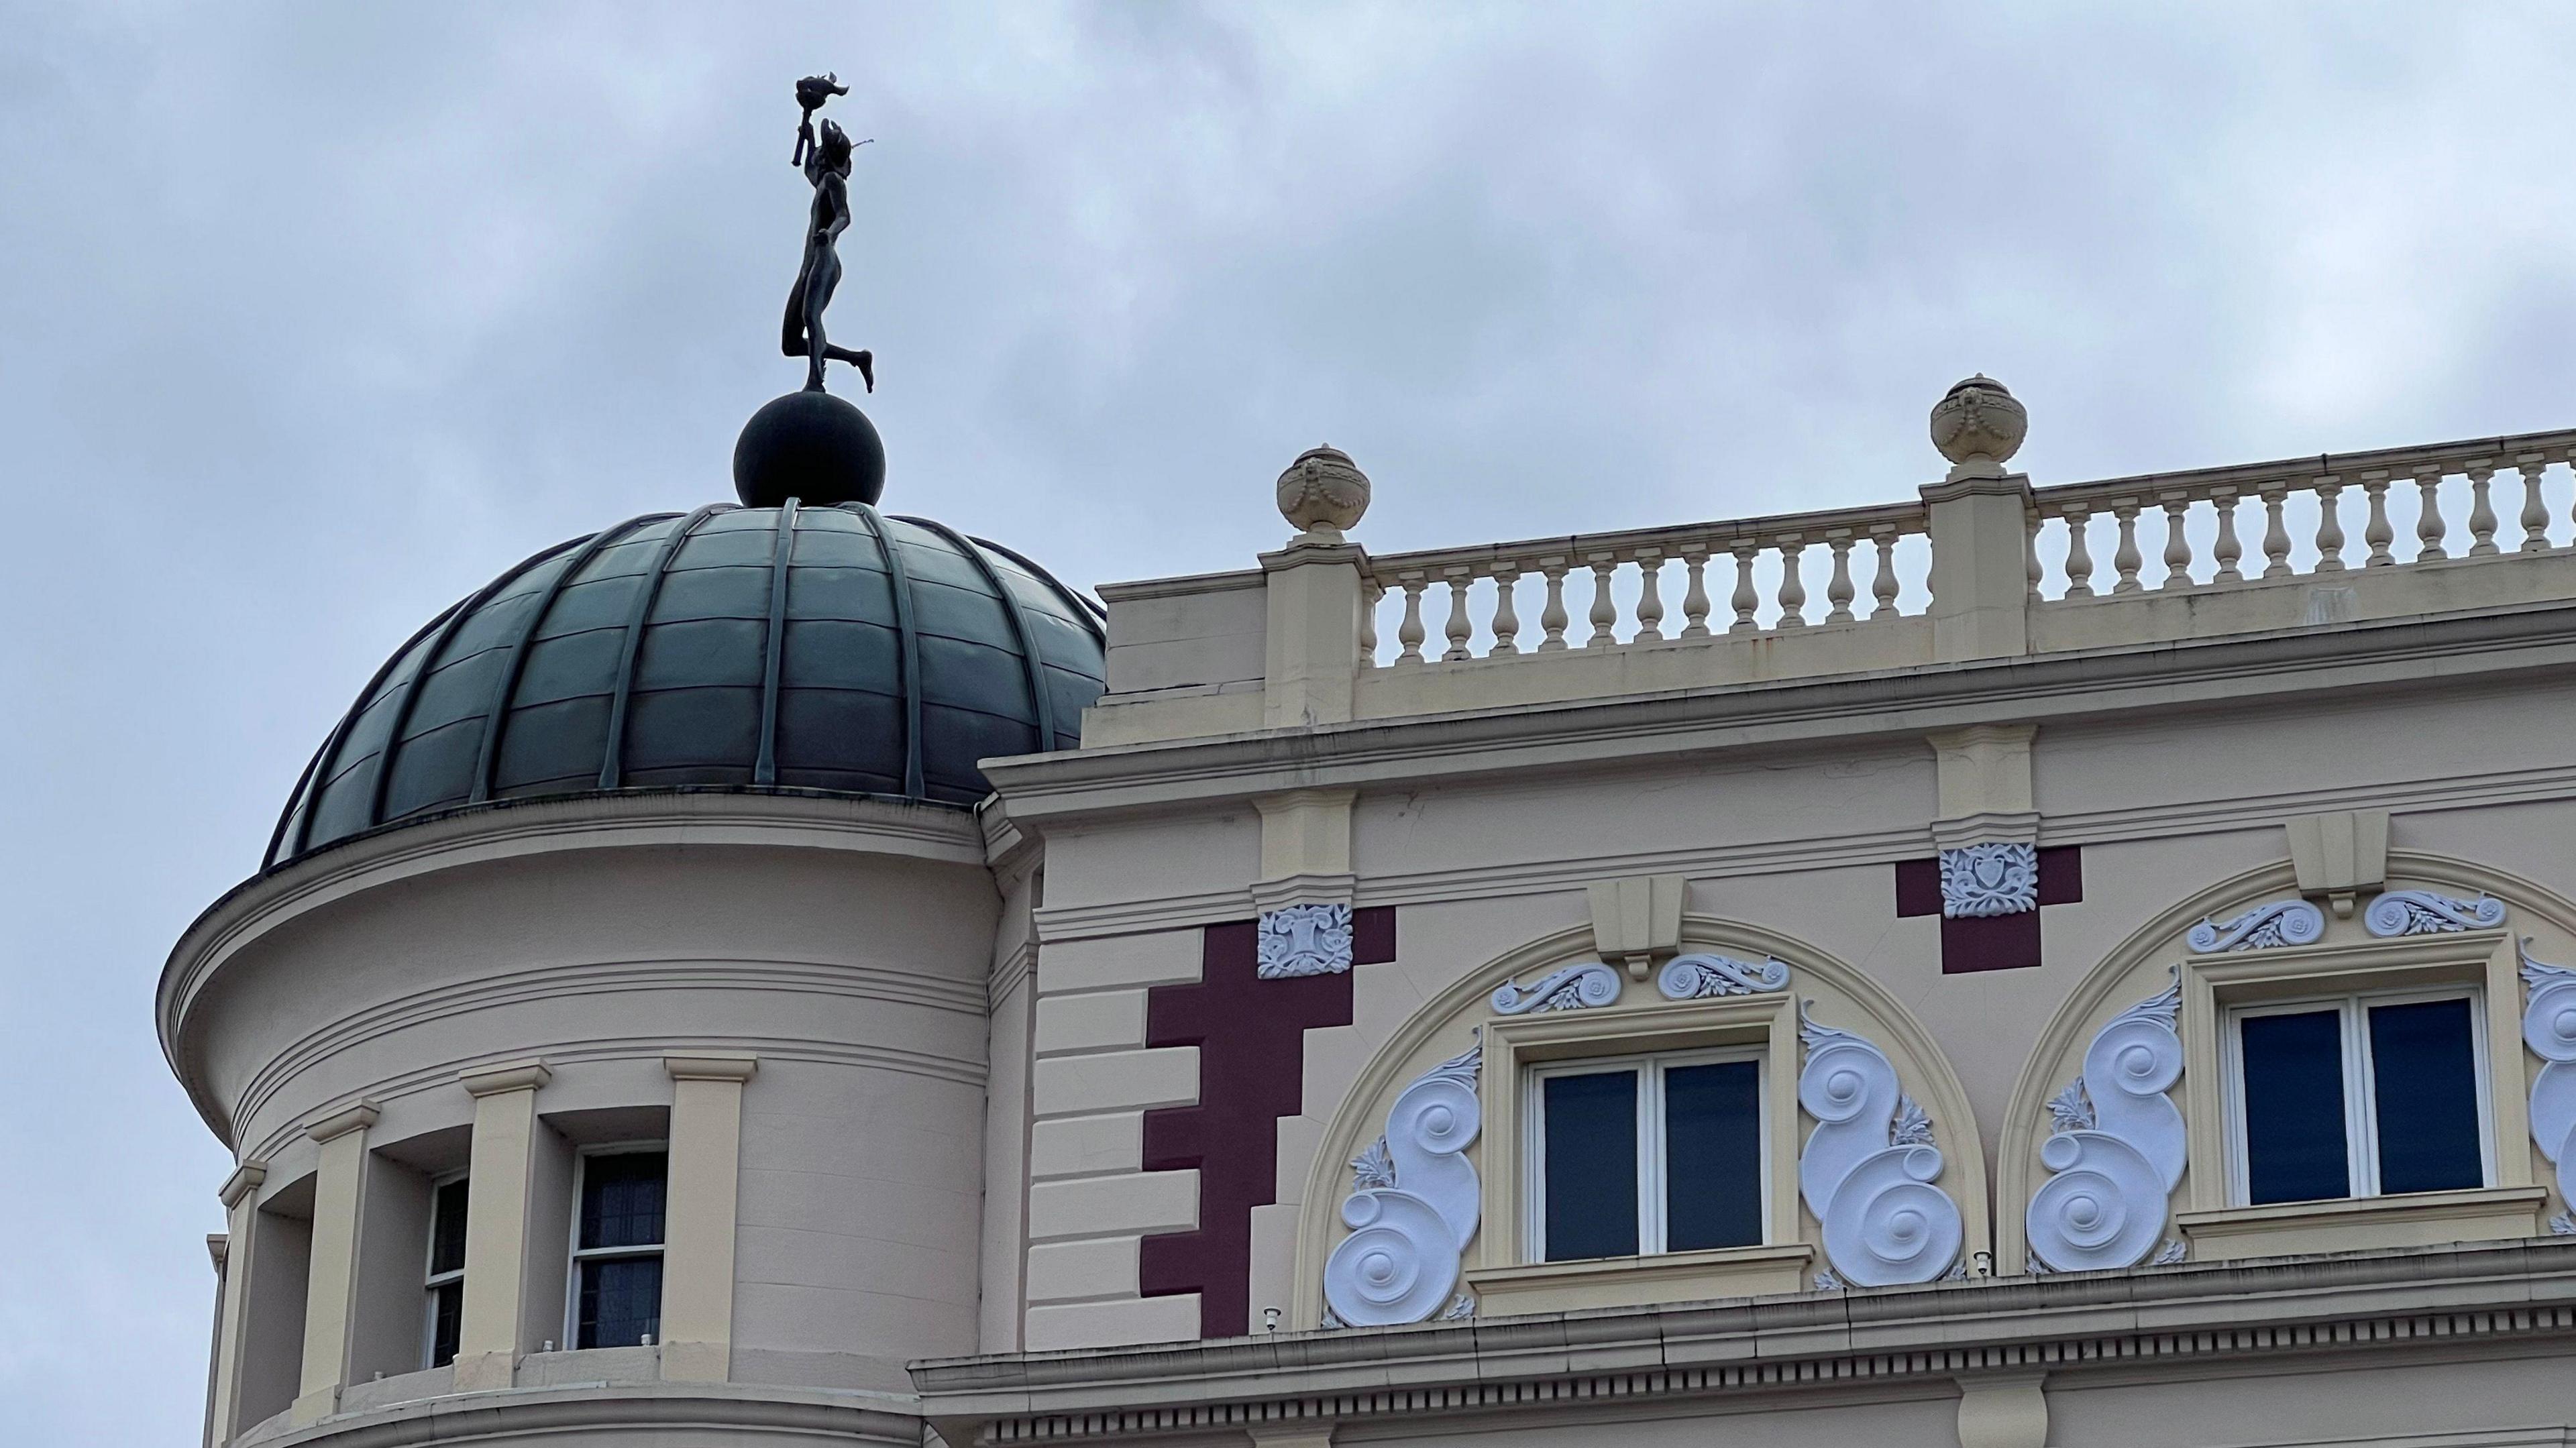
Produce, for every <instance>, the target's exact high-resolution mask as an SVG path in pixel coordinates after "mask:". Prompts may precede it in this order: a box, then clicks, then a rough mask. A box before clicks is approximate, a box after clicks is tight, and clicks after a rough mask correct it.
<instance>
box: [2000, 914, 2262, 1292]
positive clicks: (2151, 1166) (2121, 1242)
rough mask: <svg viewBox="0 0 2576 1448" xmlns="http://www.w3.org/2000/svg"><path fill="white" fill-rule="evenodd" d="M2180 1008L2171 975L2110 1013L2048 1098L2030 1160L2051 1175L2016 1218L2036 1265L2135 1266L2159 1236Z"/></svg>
mask: <svg viewBox="0 0 2576 1448" xmlns="http://www.w3.org/2000/svg"><path fill="white" fill-rule="evenodd" d="M2236 923H2238V922H2230V928H2232V927H2233V925H2235V924H2236ZM2181 1009H2182V986H2181V983H2180V982H2179V981H2177V982H2176V983H2175V984H2173V985H2171V986H2169V987H2167V988H2166V989H2165V990H2164V991H2163V992H2162V993H2161V994H2158V995H2155V996H2152V997H2150V998H2148V999H2146V1000H2143V1001H2140V1002H2139V1003H2138V1004H2136V1005H2134V1006H2131V1007H2129V1008H2128V1009H2127V1010H2125V1011H2122V1012H2120V1014H2118V1015H2116V1016H2114V1017H2112V1018H2111V1021H2110V1023H2109V1024H2108V1025H2105V1026H2104V1027H2102V1029H2101V1030H2100V1031H2099V1032H2098V1033H2096V1034H2095V1035H2094V1037H2093V1044H2092V1045H2091V1046H2090V1047H2088V1048H2086V1050H2085V1052H2084V1074H2083V1075H2082V1076H2080V1077H2078V1078H2077V1079H2076V1081H2075V1082H2074V1084H2072V1085H2070V1086H2068V1087H2067V1088H2066V1090H2065V1091H2064V1092H2062V1093H2060V1095H2059V1096H2058V1098H2057V1099H2056V1100H2055V1101H2052V1102H2050V1103H2049V1109H2050V1111H2052V1112H2053V1113H2055V1115H2056V1118H2057V1126H2058V1131H2057V1133H2056V1134H2055V1135H2054V1136H2051V1137H2050V1138H2049V1139H2048V1141H2047V1143H2046V1144H2045V1145H2043V1146H2041V1147H2040V1149H2039V1159H2040V1162H2041V1164H2043V1165H2045V1166H2046V1167H2047V1168H2048V1169H2049V1171H2050V1172H2052V1173H2054V1175H2052V1176H2050V1177H2049V1179H2048V1180H2047V1181H2046V1182H2043V1183H2041V1185H2040V1188H2039V1190H2038V1191H2036V1192H2033V1193H2032V1194H2031V1198H2030V1211H2029V1212H2028V1214H2027V1215H2026V1216H2025V1217H2024V1218H2023V1222H2024V1225H2025V1226H2026V1228H2027V1229H2028V1232H2029V1237H2030V1250H2031V1252H2032V1254H2033V1255H2034V1256H2036V1257H2037V1258H2038V1259H2039V1260H2040V1262H2041V1263H2042V1264H2043V1265H2044V1266H2046V1267H2048V1268H2050V1269H2052V1270H2055V1271H2059V1272H2090V1271H2095V1270H2099V1269H2103V1268H2111V1267H2134V1266H2136V1265H2137V1264H2138V1263H2140V1262H2143V1261H2145V1260H2147V1258H2148V1256H2149V1255H2150V1254H2152V1253H2154V1252H2155V1250H2156V1243H2157V1241H2158V1240H2159V1239H2161V1238H2162V1237H2163V1236H2164V1230H2165V1209H2166V1206H2167V1205H2168V1203H2169V1201H2170V1199H2171V1198H2172V1196H2173V1189H2174V1187H2175V1186H2176V1185H2177V1184H2179V1183H2180V1182H2181V1181H2182V1169H2183V1161H2184V1156H2185V1152H2184V1133H2183V1121H2182V1112H2181V1111H2180V1110H2179V1109H2178V1108H2176V1107H2175V1105H2174V1104H2173V1098H2172V1097H2170V1096H2168V1095H2166V1094H2165V1093H2166V1092H2167V1091H2168V1090H2169V1089H2170V1088H2171V1087H2172V1086H2173V1084H2174V1082H2176V1081H2177V1080H2180V1079H2181V1077H2182V1037H2181V1036H2179V1035H2178V1034H2176V1033H2175V1031H2174V1020H2175V1017H2176V1015H2177V1014H2178V1013H2179V1012H2180V1011H2181Z"/></svg>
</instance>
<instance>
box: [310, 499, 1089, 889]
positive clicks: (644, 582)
mask: <svg viewBox="0 0 2576 1448" xmlns="http://www.w3.org/2000/svg"><path fill="white" fill-rule="evenodd" d="M1096 608H1097V606H1096V605H1093V604H1091V603H1089V602H1088V601H1087V600H1085V599H1082V598H1080V597H1079V596H1078V595H1076V594H1074V593H1073V592H1072V591H1071V590H1069V589H1067V588H1065V587H1064V586H1063V585H1062V584H1060V583H1058V582H1057V581H1056V580H1055V579H1054V578H1053V577H1051V576H1049V575H1048V574H1047V572H1046V571H1045V570H1044V569H1041V568H1039V567H1038V566H1037V565H1035V564H1033V563H1031V562H1029V561H1028V560H1027V559H1025V558H1022V557H1021V556H1020V555H1018V554H1016V553H1013V552H1011V551H1010V550H1008V549H1005V548H1002V547H1000V546H998V545H996V544H992V543H987V542H984V541H982V540H980V539H969V538H966V537H964V536H962V535H960V534H958V533H956V532H954V531H953V530H951V529H948V528H946V527H943V526H941V525H940V524H937V523H933V522H929V521H927V520H925V519H918V518H892V517H886V516H883V515H881V514H879V513H878V512H877V511H876V510H875V509H874V508H871V507H869V506H867V505H866V504H863V503H849V504H843V505H840V506H837V507H829V508H805V507H800V506H799V505H797V504H796V503H794V502H792V501H791V502H790V503H789V504H787V505H786V506H784V507H780V508H737V507H734V506H732V505H730V504H724V505H716V506H710V507H705V508H700V509H698V510H697V511H695V512H693V513H688V514H677V513H656V514H651V515H648V516H645V517H641V518H635V519H631V520H629V521H627V522H624V523H620V524H618V525H616V526H615V527H612V528H608V529H605V530H603V531H601V532H598V533H594V534H592V535H590V536H588V537H586V538H576V539H573V540H571V541H569V542H566V543H561V544H558V545H556V546H555V547H552V548H549V549H546V550H545V551H544V552H541V553H539V554H537V555H536V556H535V557H533V558H530V559H528V560H527V561H526V562H524V563H522V564H520V565H519V566H518V567H516V568H513V569H511V570H510V571H509V572H507V573H504V574H502V575H501V576H500V577H499V578H497V579H495V580H493V582H492V583H491V584H489V585H488V586H486V587H484V588H483V589H481V590H480V591H478V592H476V593H475V594H473V595H471V596H470V597H468V598H466V599H464V600H463V601H461V602H459V603H457V604H456V605H454V606H453V607H451V608H449V609H448V610H447V611H446V612H444V613H442V614H440V615H439V616H438V617H437V618H434V619H432V620H431V621H430V622H429V624H428V626H427V627H425V628H423V629H422V630H421V631H420V632H419V633H418V634H415V635H414V636H413V637H412V639H411V640H410V641H409V642H408V643H406V644H405V645H404V646H403V647H402V648H401V649H399V650H397V651H396V652H395V654H394V656H393V657H392V658H391V659H389V660H387V661H386V663H385V665H384V667H382V668H381V669H379V670H378V671H377V673H376V677H375V678H374V679H373V680H372V681H371V682H370V683H369V684H368V686H367V688H366V689H365V691H364V692H362V693H361V694H360V695H359V697H358V700H357V702H356V703H355V704H354V705H353V706H352V707H351V708H350V710H349V712H348V714H347V715H346V716H345V717H343V718H342V719H341V721H340V723H339V725H338V726H337V727H335V728H334V729H333V730H332V731H331V734H330V737H329V738H328V739H326V740H325V741H324V742H323V745H322V748H321V749H320V751H319V752H317V753H316V754H315V755H314V757H313V761H312V762H311V763H310V764H308V765H307V766H306V767H305V772H304V775H303V777H302V778H300V779H299V780H298V781H297V782H296V786H295V793H294V796H293V797H292V798H291V799H290V800H289V801H288V803H287V807H286V810H285V813H284V814H283V815H282V816H281V817H280V818H279V820H278V825H277V829H276V831H275V833H274V834H273V835H272V836H271V838H270V841H269V849H268V857H267V861H266V863H267V864H268V865H269V866H271V867H274V866H277V865H282V864H285V863H287V862H289V861H292V860H294V859H297V858H299V857H301V856H303V855H305V854H309V853H311V852H312V851H314V850H318V849H321V848H323V847H325V846H327V845H331V844H334V843H337V842H339V841H341V840H345V839H348V838H351V837H352V836H355V835H359V834H363V833H365V832H367V831H369V830H373V829H376V828H378V827H380V826H385V825H390V824H395V823H398V822H402V821H406V820H414V819H420V818H426V817H428V816H430V815H434V814H439V813H443V812H445V811H447V810H451V809H456V808H461V807H465V806H470V805H477V804H482V803H485V802H487V801H492V800H505V799H526V798H531V797H539V796H562V795H575V794H588V793H594V792H599V791H609V790H644V789H667V788H686V787H718V788H738V789H753V790H759V789H789V790H822V791H828V792H834V793H844V794H862V795H890V796H897V797H902V798H908V799H914V800H922V801H927V802H931V803H938V804H949V805H972V804H974V803H975V802H976V801H977V800H980V799H981V798H983V796H984V795H985V793H986V792H987V789H986V785H985V783H984V779H983V776H982V774H981V773H979V772H978V771H977V769H976V767H975V762H976V761H977V760H979V759H985V758H991V757H995V756H1000V755H1009V754H1028V753H1035V752H1038V751H1041V750H1047V749H1069V748H1073V747H1075V746H1076V745H1077V744H1078V743H1079V742H1080V739H1079V731H1080V722H1081V714H1082V710H1083V709H1084V708H1086V707H1088V706H1089V705H1090V704H1091V702H1092V701H1093V700H1094V699H1095V698H1097V697H1098V696H1099V694H1100V692H1101V689H1102V687H1103V682H1102V681H1103V679H1104V678H1105V668H1104V665H1103V662H1102V636H1101V627H1100V620H1099V618H1098V617H1097V615H1096Z"/></svg>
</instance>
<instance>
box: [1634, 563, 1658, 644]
mask: <svg viewBox="0 0 2576 1448" xmlns="http://www.w3.org/2000/svg"><path fill="white" fill-rule="evenodd" d="M1663 580H1664V555H1663V550H1661V549H1658V548H1640V549H1638V550H1637V632H1636V633H1635V635H1634V636H1632V637H1631V638H1630V639H1629V640H1628V642H1630V643H1632V644H1641V643H1643V644H1650V643H1654V642H1656V641H1658V640H1660V639H1662V638H1663V636H1664V595H1663V587H1662V585H1663Z"/></svg>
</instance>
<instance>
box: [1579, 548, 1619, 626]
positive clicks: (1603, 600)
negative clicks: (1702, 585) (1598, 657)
mask: <svg viewBox="0 0 2576 1448" xmlns="http://www.w3.org/2000/svg"><path fill="white" fill-rule="evenodd" d="M1618 566H1619V560H1618V558H1617V557H1616V556H1615V555H1613V554H1609V553H1595V554H1593V555H1592V638H1591V640H1590V641H1589V642H1587V643H1586V644H1585V645H1584V647H1585V648H1588V649H1606V648H1608V647H1610V646H1611V645H1612V644H1615V643H1617V642H1619V639H1618V636H1617V635H1616V634H1613V633H1612V632H1610V626H1611V625H1612V624H1614V623H1617V622H1618V621H1619V610H1618V609H1617V608H1616V607H1614V606H1613V605H1612V604H1611V602H1610V574H1611V572H1612V571H1613V570H1614V569H1616V568H1617V567H1618Z"/></svg>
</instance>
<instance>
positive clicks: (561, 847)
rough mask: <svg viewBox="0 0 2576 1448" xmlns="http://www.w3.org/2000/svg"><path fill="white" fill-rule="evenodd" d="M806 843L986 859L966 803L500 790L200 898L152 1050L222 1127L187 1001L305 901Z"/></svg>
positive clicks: (298, 912)
mask: <svg viewBox="0 0 2576 1448" xmlns="http://www.w3.org/2000/svg"><path fill="white" fill-rule="evenodd" d="M678 845H686V846H691V847H697V848H708V847H727V846H732V847H741V848H755V849H810V850H827V851H842V852H850V853H856V854H867V855H882V856H895V857H899V858H906V859H916V860H926V861H931V862H934V863H939V864H954V865H969V866H973V867H975V868H977V869H983V868H985V842H984V837H983V833H982V830H981V828H980V827H979V825H978V824H977V822H976V819H975V816H974V815H973V814H972V813H970V812H968V811H965V810H957V809H949V808H943V807H941V806H937V805H924V804H918V803H914V802H910V801H893V800H880V799H856V798H849V797H835V796H829V795H820V794H817V795H794V794H769V793H747V792H741V791H730V790H709V791H667V792H653V793H638V794H607V795H585V796H577V797H574V798H569V799H543V800H528V801H505V802H502V803H499V804H495V805H490V806H481V807H476V808H473V809H466V810H459V811H457V812H455V813H452V814H446V815H441V816H438V817H435V818H432V819H428V820H423V821H421V822H419V823H416V824H401V825H395V826H390V827H387V828H384V829H381V830H377V831H374V832H372V833H370V834H366V835H361V836H359V837H357V838H355V839H353V840H350V841H348V842H347V843H345V844H340V845H334V846H332V847H331V848H329V849H326V850H321V851H318V852H316V853H314V854H311V855H307V856H305V857H303V858H302V859H299V860H296V861H295V862H293V863H292V864H289V865H286V866H284V867H283V868H280V869H276V870H271V871H268V872H266V873H264V874H260V875H255V876H253V877H251V878H250V879H248V880H245V881H243V882H242V883H241V884H239V885H237V886H235V887H233V889H232V890H230V891H228V892H226V894H225V895H224V896H223V897H222V898H221V899H219V900H217V901H215V903H214V904H212V905H209V906H207V907H206V909H205V911H204V912H203V913H202V914H200V915H198V917H197V918H196V920H195V921H194V922H193V923H191V924H190V925H189V927H188V929H187V930H186V931H185V932H184V933H183V934H182V935H181V936H180V937H179V941H178V943H177V944H176V945H174V946H172V947H171V950H170V956H169V959H168V961H167V962H165V963H164V965H163V966H162V969H161V978H160V982H159V985H158V986H157V988H156V990H155V993H154V1001H153V1008H154V1009H153V1014H154V1020H155V1024H156V1026H157V1027H158V1031H159V1035H160V1039H161V1053H162V1057H163V1059H164V1060H166V1061H167V1062H168V1063H169V1066H170V1069H171V1071H172V1073H173V1074H175V1075H176V1076H178V1078H179V1079H180V1081H181V1083H182V1084H183V1085H186V1086H187V1088H188V1092H189V1095H190V1096H191V1098H193V1099H195V1100H196V1103H197V1110H198V1113H199V1114H200V1115H201V1116H204V1117H205V1118H206V1120H207V1123H208V1124H209V1125H212V1126H214V1127H215V1129H216V1131H217V1133H218V1134H221V1133H222V1131H223V1127H222V1126H221V1125H220V1124H218V1113H217V1112H216V1110H215V1109H214V1105H213V1103H212V1102H211V1101H210V1100H208V1099H206V1098H205V1097H204V1095H203V1093H202V1091H201V1090H200V1088H199V1086H198V1085H197V1083H196V1082H195V1081H194V1080H193V1078H192V1074H191V1072H190V1071H189V1069H188V1066H187V1062H186V1059H185V1056H184V1053H183V1052H182V1050H181V1029H182V1023H183V1021H184V1020H185V1017H186V1014H187V1009H188V1005H189V1003H190V1002H191V1001H193V1000H194V999H195V998H196V996H197V994H198V993H199V992H200V991H202V990H203V989H204V988H205V984H206V982H207V981H208V980H209V979H211V978H212V977H213V975H214V974H215V972H216V971H217V970H219V969H221V968H222V965H223V963H224V961H226V960H227V959H229V958H230V957H231V956H232V955H233V954H234V953H235V952H237V951H238V950H240V949H241V948H242V947H243V946H244V945H246V944H248V943H249V942H250V941H252V940H255V939H257V938H259V937H260V936H262V935H264V934H266V933H267V932H268V931H271V930H274V929H276V928H278V927H279V926H281V925H283V924H285V923H287V922H289V921H292V920H294V919H296V918H298V917H300V916H302V915H304V914H306V913H308V912H310V911H313V910H317V909H321V908H323V907H326V906H328V905H330V904H332V903H334V902H337V901H340V900H344V899H348V898H350V897H352V896H355V895H358V894H361V893H364V892H365V891H368V890H372V889H377V888H380V887H382V886H385V885H388V884H391V883H394V882H396V881H401V880H409V879H414V878H418V877H420V876H424V875H431V874H436V873H438V872H440V871H443V870H453V869H460V868H465V867H469V866H474V865H483V864H490V863H493V862H496V861H505V860H513V859H525V858H529V857H532V856H538V855H547V854H559V853H568V852H574V851H586V850H602V849H644V848H653V847H670V846H678Z"/></svg>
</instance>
